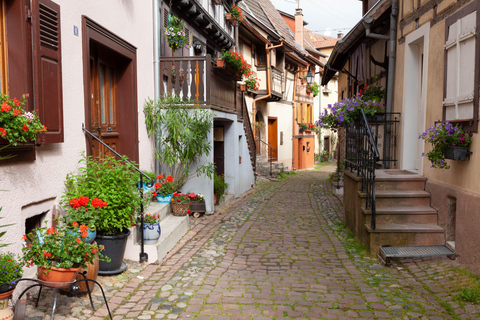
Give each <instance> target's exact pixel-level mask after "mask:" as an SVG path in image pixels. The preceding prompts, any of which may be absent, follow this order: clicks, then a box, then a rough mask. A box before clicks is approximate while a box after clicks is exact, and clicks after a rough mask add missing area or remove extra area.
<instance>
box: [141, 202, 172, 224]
mask: <svg viewBox="0 0 480 320" xmlns="http://www.w3.org/2000/svg"><path fill="white" fill-rule="evenodd" d="M171 211H172V209H171V208H170V203H160V202H158V201H152V202H150V203H149V205H148V207H147V209H146V210H144V213H145V214H147V213H148V214H158V215H160V221H162V220H164V219H165V218H166V217H167V216H168V215H169V214H170V213H171Z"/></svg>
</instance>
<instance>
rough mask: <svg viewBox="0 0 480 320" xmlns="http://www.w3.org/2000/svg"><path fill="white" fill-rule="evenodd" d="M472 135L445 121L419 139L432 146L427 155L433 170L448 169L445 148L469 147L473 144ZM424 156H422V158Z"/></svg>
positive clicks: (428, 130) (432, 127) (429, 129)
mask: <svg viewBox="0 0 480 320" xmlns="http://www.w3.org/2000/svg"><path fill="white" fill-rule="evenodd" d="M472 135H473V134H472V133H467V132H465V131H464V130H463V129H462V128H461V127H460V126H459V125H458V124H456V125H453V124H451V123H450V122H448V121H445V122H441V123H437V124H436V125H435V126H431V127H430V128H428V129H427V130H426V131H425V132H423V133H422V134H421V135H420V136H418V139H423V140H425V142H428V143H430V144H431V145H432V150H430V151H429V152H428V153H427V158H428V160H430V161H431V163H432V165H431V168H441V169H448V168H450V166H449V165H448V164H447V161H446V160H445V155H444V150H445V148H447V147H451V146H459V147H468V146H469V145H470V143H471V142H472ZM424 155H425V154H422V156H424Z"/></svg>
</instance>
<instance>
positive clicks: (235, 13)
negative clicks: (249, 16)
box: [225, 4, 243, 25]
mask: <svg viewBox="0 0 480 320" xmlns="http://www.w3.org/2000/svg"><path fill="white" fill-rule="evenodd" d="M225 17H226V18H227V20H228V21H230V22H231V23H232V24H235V25H236V24H237V23H239V24H240V23H242V21H243V16H242V9H241V8H239V7H238V6H236V5H235V4H233V5H232V7H231V8H230V10H229V11H228V13H226V15H225Z"/></svg>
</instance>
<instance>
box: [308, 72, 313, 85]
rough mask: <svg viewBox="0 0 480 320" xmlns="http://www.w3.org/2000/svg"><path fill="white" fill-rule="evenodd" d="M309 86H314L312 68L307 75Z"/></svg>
mask: <svg viewBox="0 0 480 320" xmlns="http://www.w3.org/2000/svg"><path fill="white" fill-rule="evenodd" d="M307 84H308V85H311V84H313V73H312V71H310V68H309V69H308V73H307Z"/></svg>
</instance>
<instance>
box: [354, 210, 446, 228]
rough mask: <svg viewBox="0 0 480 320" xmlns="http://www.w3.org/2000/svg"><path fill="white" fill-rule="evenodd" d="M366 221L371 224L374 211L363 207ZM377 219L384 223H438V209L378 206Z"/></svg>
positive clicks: (377, 221)
mask: <svg viewBox="0 0 480 320" xmlns="http://www.w3.org/2000/svg"><path fill="white" fill-rule="evenodd" d="M362 213H363V214H364V215H365V223H366V224H368V225H370V224H371V219H372V211H371V210H370V209H365V207H362ZM375 213H376V216H375V221H376V223H378V224H383V223H399V224H405V223H437V210H435V209H433V208H432V207H379V208H376V212H375Z"/></svg>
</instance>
